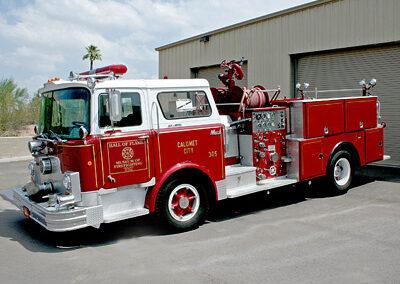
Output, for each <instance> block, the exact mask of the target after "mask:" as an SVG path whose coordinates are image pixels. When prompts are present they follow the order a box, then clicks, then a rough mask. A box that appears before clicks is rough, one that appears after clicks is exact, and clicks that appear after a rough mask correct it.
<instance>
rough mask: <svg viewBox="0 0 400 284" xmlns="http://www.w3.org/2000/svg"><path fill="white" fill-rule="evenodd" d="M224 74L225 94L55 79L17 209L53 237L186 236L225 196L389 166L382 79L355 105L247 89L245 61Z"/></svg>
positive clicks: (114, 75)
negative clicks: (163, 229) (123, 232)
mask: <svg viewBox="0 0 400 284" xmlns="http://www.w3.org/2000/svg"><path fill="white" fill-rule="evenodd" d="M221 66H222V67H223V68H224V70H225V73H223V74H221V75H219V78H220V80H221V82H223V84H224V85H225V87H224V88H210V87H209V83H208V82H207V81H206V80H203V79H190V80H186V79H185V80H170V79H163V80H125V79H120V78H119V77H121V75H123V74H124V73H125V72H126V71H127V68H126V67H125V66H123V65H111V66H107V67H104V68H99V69H96V70H94V71H91V72H85V73H80V74H76V73H72V72H71V74H70V78H69V79H68V80H61V79H59V78H54V79H51V80H49V81H48V82H47V83H46V84H44V87H43V88H42V89H41V90H40V94H41V110H40V119H39V123H38V126H37V127H36V136H35V137H33V140H32V141H30V142H29V150H30V152H31V153H32V156H33V160H32V161H31V162H30V164H29V170H30V176H31V181H30V182H29V183H27V184H26V185H25V186H23V187H22V188H19V189H16V190H15V191H14V202H15V204H16V205H17V206H18V207H19V208H20V209H21V210H22V212H23V214H24V215H25V216H26V217H27V218H30V219H32V220H34V221H36V222H37V223H39V224H40V225H42V226H43V227H44V228H46V229H48V230H50V231H69V230H75V229H79V228H83V227H88V226H92V227H95V228H98V227H99V226H100V225H101V224H102V223H110V222H115V221H119V220H123V219H127V218H133V217H138V216H142V215H146V214H152V213H154V214H155V215H156V216H157V217H158V218H159V219H160V220H162V221H163V222H164V223H166V224H168V225H170V226H172V227H173V228H176V229H179V230H186V229H191V228H194V227H196V226H198V225H199V224H200V223H201V222H202V221H204V219H205V218H206V216H207V213H208V212H209V210H210V208H212V206H213V205H214V204H215V203H216V202H218V201H220V200H223V199H227V198H236V197H240V196H243V195H247V194H252V193H255V192H260V191H269V190H271V189H275V188H281V187H284V186H288V185H294V184H298V183H303V182H308V181H310V180H312V179H315V178H318V177H323V176H325V177H326V182H327V183H328V185H329V189H330V190H331V191H333V192H337V193H341V192H346V191H347V190H348V188H349V186H350V184H351V181H352V177H353V174H354V169H355V168H356V167H359V166H364V165H366V164H368V163H371V162H375V161H379V160H383V159H385V158H388V157H386V156H384V148H383V129H384V127H385V124H384V123H383V122H381V121H380V115H379V102H378V100H377V97H376V96H372V95H371V94H370V89H371V88H372V87H373V86H374V85H375V84H376V81H375V80H371V82H369V83H366V82H364V81H363V82H362V84H361V85H362V88H361V89H360V90H359V91H360V92H361V94H360V95H359V96H356V97H340V98H333V99H332V98H330V99H319V98H315V95H314V94H313V93H310V92H307V91H306V90H305V88H304V87H306V84H302V85H301V84H298V86H297V89H298V94H297V95H296V96H295V98H285V97H282V95H281V94H280V90H279V89H277V90H266V89H265V88H264V87H263V86H255V87H252V88H241V87H238V86H237V85H236V84H235V81H236V80H240V79H242V78H243V71H242V69H241V66H240V62H235V61H230V62H226V61H224V62H223V64H222V65H221Z"/></svg>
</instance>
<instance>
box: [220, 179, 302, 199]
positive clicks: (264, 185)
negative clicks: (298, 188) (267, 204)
mask: <svg viewBox="0 0 400 284" xmlns="http://www.w3.org/2000/svg"><path fill="white" fill-rule="evenodd" d="M295 183H297V180H296V179H290V178H286V177H277V178H270V179H266V180H263V181H260V182H258V183H256V182H254V183H253V184H251V185H250V184H249V185H247V186H240V187H231V188H227V192H226V194H227V197H228V198H236V197H240V196H244V195H247V194H252V193H256V192H260V191H266V190H270V189H273V188H278V187H283V186H287V185H291V184H295Z"/></svg>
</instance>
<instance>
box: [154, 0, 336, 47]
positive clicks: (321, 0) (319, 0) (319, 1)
mask: <svg viewBox="0 0 400 284" xmlns="http://www.w3.org/2000/svg"><path fill="white" fill-rule="evenodd" d="M335 1H338V0H316V1H312V2H308V3H304V4H301V5H297V6H294V7H291V8H287V9H284V10H281V11H277V12H273V13H270V14H267V15H264V16H260V17H257V18H253V19H250V20H246V21H243V22H239V23H236V24H233V25H229V26H226V27H222V28H219V29H216V30H212V31H210V32H206V33H202V34H199V35H195V36H192V37H188V38H185V39H182V40H178V41H175V42H172V43H168V44H166V45H162V46H160V47H157V48H155V50H156V51H161V50H164V49H168V48H170V47H174V46H177V45H180V44H183V43H187V42H190V41H193V40H196V39H200V38H202V37H204V36H211V35H214V34H218V33H221V32H225V31H229V30H233V29H236V28H240V27H244V26H248V25H252V24H254V23H257V22H261V21H265V20H269V19H272V18H276V17H281V16H284V15H287V14H290V13H293V12H297V11H300V10H305V9H310V8H313V7H315V6H319V5H323V4H326V3H329V2H335Z"/></svg>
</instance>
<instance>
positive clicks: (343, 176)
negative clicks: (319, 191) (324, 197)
mask: <svg viewBox="0 0 400 284" xmlns="http://www.w3.org/2000/svg"><path fill="white" fill-rule="evenodd" d="M354 168H355V163H354V161H353V159H352V156H351V155H350V153H349V152H347V151H346V150H340V151H338V152H336V153H335V154H334V155H333V156H332V158H331V159H330V161H329V164H328V168H327V173H326V176H327V181H328V184H329V189H330V191H331V193H333V194H344V193H346V192H347V191H348V190H349V189H350V186H351V182H352V181H353V177H354Z"/></svg>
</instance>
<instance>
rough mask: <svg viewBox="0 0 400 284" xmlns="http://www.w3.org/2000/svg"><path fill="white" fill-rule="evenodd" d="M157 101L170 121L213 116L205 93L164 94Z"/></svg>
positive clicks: (159, 95)
mask: <svg viewBox="0 0 400 284" xmlns="http://www.w3.org/2000/svg"><path fill="white" fill-rule="evenodd" d="M157 100H158V103H159V104H160V108H161V111H162V113H163V115H164V117H165V118H166V119H168V120H171V119H180V118H194V117H204V116H210V115H211V106H210V103H209V102H208V99H207V96H206V93H205V92H203V91H189V92H182V91H180V92H162V93H158V94H157Z"/></svg>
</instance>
